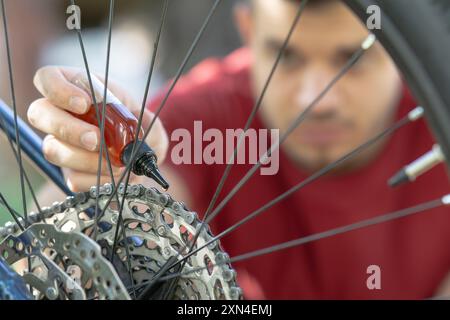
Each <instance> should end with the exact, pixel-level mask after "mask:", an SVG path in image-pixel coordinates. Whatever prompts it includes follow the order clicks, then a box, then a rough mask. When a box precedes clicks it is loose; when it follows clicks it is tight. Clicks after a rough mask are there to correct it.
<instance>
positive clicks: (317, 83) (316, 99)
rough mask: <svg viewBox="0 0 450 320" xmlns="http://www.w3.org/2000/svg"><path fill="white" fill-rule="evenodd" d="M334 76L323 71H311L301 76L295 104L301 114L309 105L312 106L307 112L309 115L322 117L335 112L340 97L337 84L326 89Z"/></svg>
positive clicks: (329, 72)
mask: <svg viewBox="0 0 450 320" xmlns="http://www.w3.org/2000/svg"><path fill="white" fill-rule="evenodd" d="M334 76H335V75H334V74H333V73H332V72H331V71H327V70H325V69H316V70H311V71H309V72H305V73H304V74H303V75H302V81H301V84H300V85H299V88H298V91H297V95H296V103H297V105H298V107H299V109H300V110H301V112H303V111H305V109H306V108H308V107H309V106H311V104H314V106H313V107H312V109H311V110H310V111H309V112H310V114H311V115H322V114H328V113H334V112H336V111H337V108H338V107H339V105H340V96H341V93H340V89H339V83H336V84H334V85H333V86H331V88H330V89H327V86H329V85H330V83H331V81H332V80H333V77H334ZM326 89H327V91H326V92H325V90H326Z"/></svg>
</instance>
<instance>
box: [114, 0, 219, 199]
mask: <svg viewBox="0 0 450 320" xmlns="http://www.w3.org/2000/svg"><path fill="white" fill-rule="evenodd" d="M221 1H222V0H216V1H215V3H214V5H213V7H212V8H211V10H210V11H209V13H208V16H207V17H206V18H205V21H204V23H203V25H202V27H201V28H200V30H199V31H198V33H197V35H196V37H195V39H194V41H193V43H192V45H191V47H190V48H189V50H188V52H187V54H186V56H185V58H184V60H183V62H182V64H181V66H180V68H179V70H178V72H177V74H176V76H175V78H174V80H173V81H172V84H171V86H170V88H169V90H168V91H167V93H166V95H165V97H164V100H163V101H162V102H161V104H160V106H159V107H158V110H157V111H156V112H155V115H154V118H153V119H152V121H151V123H150V125H149V126H148V128H147V130H146V132H145V133H144V136H143V137H142V141H141V142H139V143H138V145H137V146H136V150H135V151H134V154H133V153H132V155H131V161H130V163H129V164H128V165H127V166H126V167H125V172H124V173H122V175H121V176H120V178H119V180H118V182H117V184H118V185H119V184H120V183H122V181H123V179H124V178H125V176H126V173H127V171H128V170H131V166H132V165H133V161H134V159H135V158H136V155H137V151H138V150H139V149H140V148H141V146H142V143H143V142H144V141H145V140H146V139H147V137H148V135H149V133H150V131H151V128H152V127H153V124H154V122H155V121H156V118H157V117H158V115H159V113H160V112H161V110H162V109H163V108H164V106H165V105H166V102H167V100H168V99H169V97H170V95H171V93H172V91H173V89H174V88H175V86H176V84H177V83H178V81H179V79H180V77H181V75H182V73H183V72H184V69H185V68H186V65H187V63H188V62H189V60H190V58H191V56H192V54H193V53H194V51H195V48H196V47H197V45H198V43H199V41H200V39H201V37H202V35H203V34H204V33H205V30H206V27H207V26H208V24H209V22H210V20H211V18H212V16H213V14H214V12H215V11H216V10H217V7H218V5H219V4H220V2H221ZM116 193H117V188H116V189H114V190H113V193H112V194H111V196H110V197H109V199H108V201H107V202H106V206H108V205H109V203H110V202H111V201H112V198H113V197H114V195H115V194H116Z"/></svg>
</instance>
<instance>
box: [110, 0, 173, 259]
mask: <svg viewBox="0 0 450 320" xmlns="http://www.w3.org/2000/svg"><path fill="white" fill-rule="evenodd" d="M168 8H169V0H164V6H163V10H162V16H161V19H160V25H159V29H158V34H157V36H156V39H155V42H154V45H153V54H152V59H151V63H150V69H149V72H148V77H147V83H146V85H145V90H144V97H143V99H142V105H141V111H140V114H139V119H138V125H137V130H136V136H135V139H134V143H133V148H132V151H131V153H132V154H133V153H134V150H135V148H136V145H137V143H138V140H139V133H140V131H141V127H142V119H143V116H144V112H145V108H146V103H147V98H148V93H149V91H150V84H151V81H152V77H153V72H154V68H155V63H156V57H157V54H158V48H159V44H160V40H161V34H162V30H163V27H164V25H165V22H166V18H167V12H168ZM130 176H131V167H130V169H128V170H126V179H125V190H124V194H126V191H127V187H128V182H129V180H130ZM124 203H125V197H123V198H122V201H121V203H120V208H119V221H122V213H123V207H124ZM121 228H122V230H124V229H125V228H124V226H123V225H122V226H121ZM122 232H123V231H122ZM118 234H119V224H117V227H116V232H115V234H114V242H113V251H112V254H111V258H110V261H111V262H113V259H114V252H115V250H116V245H117V241H118ZM122 236H124V235H122Z"/></svg>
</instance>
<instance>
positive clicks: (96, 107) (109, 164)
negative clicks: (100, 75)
mask: <svg viewBox="0 0 450 320" xmlns="http://www.w3.org/2000/svg"><path fill="white" fill-rule="evenodd" d="M71 4H72V5H75V0H71ZM75 30H76V32H77V38H78V43H79V45H80V49H81V54H82V57H83V63H84V68H85V70H86V74H87V78H88V83H89V90H90V93H91V96H92V102H93V106H94V109H95V114H96V117H97V121H98V127H99V128H100V126H101V121H100V119H101V115H100V111H99V108H98V105H97V101H96V97H95V91H94V86H93V85H92V77H91V72H90V69H89V63H88V61H87V55H86V49H85V48H84V42H83V36H82V34H81V28H80V29H75ZM100 148H104V150H105V156H106V162H107V164H108V168H109V171H110V172H109V173H110V176H111V180H112V182H113V185H114V174H113V171H112V167H111V160H110V158H109V152H108V148H106V142H105V139H104V136H101V137H100ZM99 158H100V159H101V155H100V156H99ZM100 159H99V161H100ZM97 174H98V172H97ZM97 216H98V195H97V200H96V204H95V218H97Z"/></svg>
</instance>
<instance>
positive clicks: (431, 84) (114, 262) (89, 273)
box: [0, 0, 450, 299]
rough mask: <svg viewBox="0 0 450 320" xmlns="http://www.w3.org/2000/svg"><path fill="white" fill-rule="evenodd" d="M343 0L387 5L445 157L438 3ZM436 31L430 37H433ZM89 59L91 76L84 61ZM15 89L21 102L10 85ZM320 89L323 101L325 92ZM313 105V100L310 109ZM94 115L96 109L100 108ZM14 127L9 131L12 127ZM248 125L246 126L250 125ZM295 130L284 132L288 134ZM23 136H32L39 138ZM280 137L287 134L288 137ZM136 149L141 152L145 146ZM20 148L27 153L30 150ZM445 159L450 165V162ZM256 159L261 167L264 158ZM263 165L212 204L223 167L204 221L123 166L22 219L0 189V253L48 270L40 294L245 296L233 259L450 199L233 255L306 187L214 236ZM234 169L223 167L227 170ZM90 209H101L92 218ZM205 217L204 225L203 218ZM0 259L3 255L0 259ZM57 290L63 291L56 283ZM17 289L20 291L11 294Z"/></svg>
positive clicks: (449, 151) (446, 48)
mask: <svg viewBox="0 0 450 320" xmlns="http://www.w3.org/2000/svg"><path fill="white" fill-rule="evenodd" d="M220 2H221V0H216V1H215V3H214V4H213V6H212V9H211V11H210V14H209V15H208V17H207V18H206V20H205V22H204V24H203V26H202V28H201V29H200V31H199V33H198V35H197V37H196V38H195V40H194V42H193V45H192V47H191V48H190V49H189V51H188V53H187V55H186V58H185V60H184V61H183V63H182V65H181V67H180V69H179V71H178V73H177V75H176V76H175V77H174V81H173V82H172V84H171V86H170V89H169V90H168V92H167V95H166V96H165V99H164V100H163V102H162V104H161V106H160V108H159V109H158V111H157V112H156V114H157V115H158V114H159V112H160V111H161V109H163V108H164V106H165V102H166V101H167V99H168V97H169V96H170V94H171V92H172V90H173V88H174V87H175V86H176V83H177V81H178V80H179V79H180V77H181V75H182V73H183V72H184V70H185V67H186V65H187V63H188V60H189V57H190V56H191V55H192V53H193V51H194V50H195V48H196V46H197V44H198V42H199V41H200V39H201V35H202V34H203V32H204V31H205V29H206V28H207V26H208V22H209V21H210V20H211V18H212V16H213V13H214V11H215V10H216V9H217V8H218V6H219V4H220ZM298 2H299V4H300V8H299V11H298V15H297V18H296V21H295V22H294V23H293V25H292V28H291V30H293V29H294V28H295V26H296V23H297V22H298V19H299V18H300V17H301V13H302V11H303V9H304V7H305V5H306V3H307V1H305V0H302V1H298ZM345 2H346V3H347V5H348V6H349V7H350V8H351V9H352V10H353V11H354V12H355V13H356V14H357V15H358V16H359V17H360V19H361V21H363V22H365V20H366V19H367V8H368V7H369V6H372V5H376V6H378V7H379V8H380V9H381V15H382V28H381V29H379V30H377V29H376V30H372V32H373V34H375V35H376V38H377V39H378V40H379V41H380V42H381V43H382V44H383V46H384V47H385V48H386V49H387V51H388V52H389V53H390V55H391V56H392V58H393V59H394V60H395V62H396V63H397V65H398V67H399V69H400V70H401V72H402V73H403V75H404V76H405V78H406V80H407V82H408V84H409V86H410V88H411V89H412V91H413V93H414V95H415V96H416V98H417V99H418V100H419V102H420V103H421V104H422V105H423V107H424V108H425V110H426V115H427V119H428V123H429V125H430V127H431V128H432V130H433V132H434V134H435V136H436V139H437V140H438V142H439V145H440V146H441V148H442V150H443V153H444V155H445V158H446V159H450V126H449V125H448V123H450V122H449V121H450V109H449V106H450V92H449V90H447V88H446V85H447V84H448V83H450V81H449V80H450V66H448V65H446V64H445V63H443V62H445V61H446V59H445V58H446V57H448V56H450V42H449V41H446V40H448V39H449V29H448V27H449V25H448V20H447V19H445V18H444V12H442V11H439V8H440V7H439V4H438V3H437V2H428V1H422V0H413V1H412V0H408V1H406V0H396V1H387V0H379V1H376V0H345ZM113 8H114V1H110V28H109V32H111V21H112V12H113ZM406 8H407V10H406ZM2 9H3V15H4V16H3V17H4V27H5V33H6V30H7V28H6V27H7V25H6V19H5V18H6V15H5V11H4V3H3V1H2ZM167 10H168V1H167V0H165V1H164V10H163V15H162V19H161V27H160V32H161V29H162V26H163V23H164V17H165V14H166V13H167ZM405 10H406V12H405ZM418 20H420V22H421V23H420V24H418V23H417V21H418ZM290 34H291V33H290ZM290 34H289V35H288V36H287V38H286V42H285V44H287V42H288V41H289V37H290ZM430 34H431V35H433V36H432V37H431V36H430ZM5 38H6V41H7V50H8V61H9V71H10V74H12V67H11V59H10V52H9V46H8V39H7V36H6V37H5ZM78 39H79V41H80V46H81V48H82V51H83V55H84V58H85V53H84V48H83V42H82V36H81V33H78ZM373 40H374V38H368V42H367V43H366V44H365V45H364V44H363V46H362V49H361V50H360V51H359V52H358V53H357V55H355V56H354V57H353V58H354V60H351V61H349V63H348V65H346V66H347V68H344V69H343V70H342V72H341V73H340V74H339V75H338V76H337V77H336V79H335V80H337V79H339V77H341V76H343V75H344V74H345V73H346V71H348V70H349V69H350V68H351V66H352V65H353V64H354V63H355V62H356V60H357V59H358V58H359V57H360V56H361V55H362V54H364V52H365V51H366V50H367V49H368V48H369V47H370V45H371V44H372V43H373ZM158 41H159V36H158ZM367 44H368V45H367ZM366 45H367V46H366ZM284 49H285V46H283V48H282V50H281V51H280V52H279V56H278V57H279V58H280V57H281V55H282V53H283V50H284ZM155 52H156V50H155ZM108 57H109V52H108ZM155 57H156V53H155V55H154V56H153V60H152V62H154V59H155ZM279 58H278V60H277V61H276V62H275V64H274V66H273V70H275V69H276V68H277V65H278V62H279ZM108 61H109V60H108V59H107V68H106V70H108V63H109V62H108ZM85 66H86V69H87V71H88V74H89V68H88V63H87V60H86V59H85ZM152 68H153V63H152ZM152 71H153V69H152V70H151V71H150V72H149V82H150V79H151V74H152ZM106 72H108V71H106ZM107 78H108V73H106V76H105V79H107ZM270 81H271V76H269V78H268V79H267V85H268V84H269V83H270ZM334 83H335V81H332V82H331V83H330V86H329V87H327V88H326V89H325V90H324V92H323V95H325V94H326V93H327V91H328V90H329V89H330V88H331V87H332V85H333V84H334ZM11 85H12V78H11ZM11 89H12V90H11V91H12V96H13V107H14V109H15V108H16V107H15V103H14V88H13V86H12V87H11ZM147 91H148V87H147V89H146V93H145V95H144V99H143V100H144V101H143V104H142V106H143V108H145V100H146V97H147ZM323 95H322V96H319V97H318V98H319V99H320V98H321V97H323ZM92 96H94V95H92ZM263 96H264V92H262V93H261V96H260V98H259V99H257V102H256V104H255V108H254V109H253V111H254V112H252V114H251V115H250V118H249V121H248V124H249V123H250V122H251V120H252V119H253V118H252V117H254V115H255V113H256V111H257V110H258V109H259V106H260V104H261V100H262V97H263ZM313 107H314V103H313V104H311V105H310V108H308V109H307V110H310V109H311V108H313ZM14 113H16V112H14ZM5 114H6V113H2V117H0V118H2V119H3V121H4V122H3V123H2V125H1V127H2V128H3V129H4V130H5V131H7V132H8V137H9V138H10V139H11V141H12V140H14V141H15V142H16V143H17V144H18V145H20V146H22V145H21V141H20V134H19V131H20V132H21V133H22V132H24V131H23V130H19V129H20V128H21V127H24V126H25V125H24V124H20V125H18V124H17V120H16V115H15V114H14V115H13V116H11V115H10V116H9V119H10V120H9V122H8V121H6V120H7V119H6V120H5V118H7V117H5ZM97 114H99V111H98V110H97ZM306 116H307V112H305V113H304V114H301V115H300V116H299V118H298V119H297V120H298V121H294V122H293V125H292V130H293V129H295V127H297V126H298V125H299V124H300V122H301V121H302V119H304V117H306ZM141 117H142V114H141ZM98 120H99V127H101V128H103V127H104V123H103V124H102V122H101V119H100V117H98ZM407 120H410V121H414V120H415V118H414V117H411V118H410V119H407ZM14 122H15V123H16V125H15V127H16V129H15V130H14V131H12V130H8V124H11V123H13V127H14ZM139 123H141V119H139ZM405 123H406V122H405ZM405 123H403V124H405ZM152 125H153V123H152V124H151V125H150V127H149V128H148V129H147V130H146V135H147V134H148V132H149V131H150V129H151V126H152ZM400 127H401V126H400V125H398V126H394V127H392V128H391V129H388V130H387V131H385V132H383V133H382V134H380V136H377V137H375V138H374V139H373V140H371V141H369V142H368V143H367V144H365V145H363V146H361V147H359V148H358V149H356V150H355V151H354V152H351V153H349V154H348V155H346V156H344V157H343V158H341V159H339V160H338V161H336V163H333V164H331V165H330V166H327V167H325V168H324V169H323V170H320V171H319V172H318V173H317V174H315V175H312V178H311V179H310V180H309V181H308V183H309V182H312V181H314V180H315V179H318V178H319V177H321V176H322V175H324V174H325V173H326V172H328V171H330V170H332V168H333V167H334V166H335V165H336V164H337V163H341V162H343V161H345V160H347V159H348V158H350V157H351V156H353V155H354V154H355V153H356V152H359V151H360V150H361V149H363V148H365V147H367V146H369V145H371V144H373V143H374V142H375V141H377V140H378V139H379V138H381V137H383V136H385V135H386V134H388V133H390V132H392V131H393V130H396V129H399V128H400ZM9 128H11V125H10V126H9ZM246 128H248V127H247V126H246ZM102 130H103V129H102ZM292 130H288V133H287V134H289V133H290V132H292ZM25 134H26V133H25ZM146 135H145V136H146ZM145 136H144V137H145ZM286 136H287V135H286ZM144 139H145V138H144ZM24 140H26V141H33V139H24ZM136 141H137V139H136ZM282 141H284V140H283V139H282ZM277 147H279V145H278V146H277ZM136 148H137V149H139V145H138V146H136ZM24 149H25V148H24ZM27 150H31V151H30V152H34V153H35V152H36V148H27ZM13 151H14V149H13ZM20 151H21V148H19V149H18V150H17V152H16V151H14V152H15V155H16V157H17V160H18V162H19V167H20V173H21V186H22V190H24V186H25V180H27V177H26V174H25V172H24V171H23V168H22V164H21V152H20ZM24 151H25V152H26V150H24ZM105 154H106V155H107V154H108V153H107V152H106V153H105ZM34 158H39V161H38V162H39V163H43V162H45V161H42V159H43V156H42V155H38V156H36V155H35V154H34ZM447 163H449V162H448V161H447ZM258 164H259V166H260V165H261V161H259V162H258ZM258 164H257V165H256V166H255V167H254V168H253V169H252V170H251V171H250V172H249V174H248V175H246V176H245V177H244V178H243V180H242V181H240V183H239V184H238V185H237V186H236V188H234V189H233V191H232V192H231V193H230V194H229V195H228V196H227V197H226V198H225V199H224V201H222V202H221V203H220V204H219V205H217V206H215V201H216V200H217V196H218V194H219V193H220V191H221V189H222V187H223V183H224V182H225V180H226V178H227V170H226V171H225V173H224V175H223V177H222V179H221V182H220V183H219V185H218V187H217V189H216V192H215V194H214V196H213V199H212V201H211V203H210V207H209V208H208V210H207V212H206V214H205V217H204V219H203V220H204V221H200V220H199V219H198V218H197V217H196V215H195V213H193V212H191V211H189V210H188V209H187V207H186V206H185V205H184V204H183V203H181V202H177V201H174V200H173V199H172V198H171V197H170V196H169V195H168V194H163V193H161V192H159V191H158V190H156V189H146V188H143V187H142V186H128V179H129V173H128V176H127V173H125V174H124V175H123V176H122V177H121V179H119V181H118V184H119V183H120V182H122V181H125V184H124V185H118V186H116V185H115V182H113V184H112V185H110V184H108V185H104V186H99V185H97V186H95V187H93V188H91V190H90V192H86V193H79V194H75V195H72V196H70V197H68V198H67V199H66V200H65V201H63V202H60V203H55V204H53V205H52V207H46V208H42V209H40V208H39V206H38V208H39V209H40V210H39V213H37V214H30V215H25V216H24V217H23V218H22V219H20V218H19V217H18V216H19V215H18V213H17V212H16V211H15V210H14V209H13V208H10V207H9V206H8V201H7V199H4V198H3V196H2V199H1V203H2V205H3V206H4V207H5V208H6V209H7V211H8V212H9V213H10V214H11V215H12V217H13V218H14V219H15V223H13V224H10V225H8V226H6V227H5V228H2V229H0V237H1V238H4V240H3V241H2V242H1V243H0V256H1V257H3V258H4V260H6V262H7V263H8V264H13V263H16V262H17V261H19V260H21V259H22V260H23V259H27V260H28V264H31V265H32V268H34V269H39V270H42V269H45V270H46V272H47V275H46V277H45V279H44V280H43V279H38V278H37V277H33V276H30V275H28V276H27V277H23V278H24V280H25V282H26V283H27V285H28V286H29V287H32V288H34V292H35V295H34V296H35V297H36V298H47V299H97V298H100V299H101V298H104V299H127V298H130V297H133V298H140V299H149V298H158V299H161V298H180V299H190V298H195V299H198V298H202V299H239V298H241V297H242V293H241V291H240V289H239V287H238V286H237V283H236V280H235V272H234V270H233V269H232V268H231V265H230V263H233V262H237V261H242V260H244V259H249V258H252V257H255V256H258V255H264V254H268V253H270V252H274V251H277V250H283V249H286V248H290V247H292V246H298V245H302V244H305V243H308V242H312V241H317V240H319V239H323V238H326V237H328V236H331V234H338V233H342V232H349V231H351V230H355V229H358V228H362V227H364V226H368V225H373V224H377V223H382V222H385V221H389V220H390V219H396V218H398V217H403V216H405V215H409V214H411V213H414V212H417V211H420V210H426V209H428V208H431V207H436V206H440V205H446V204H448V202H449V199H448V197H447V198H443V199H438V200H437V201H434V202H432V203H427V204H424V205H420V206H417V207H414V208H410V209H411V210H404V211H400V212H395V213H391V214H387V215H385V216H383V217H382V218H381V219H380V218H379V219H376V220H370V221H363V222H361V223H360V224H354V225H351V226H348V228H341V229H339V230H331V231H333V232H331V233H324V234H318V235H314V236H311V237H309V238H307V239H304V238H301V239H298V240H295V241H289V242H287V243H283V244H281V245H276V246H273V247H270V248H265V249H262V250H258V251H256V252H250V253H248V254H244V255H241V256H238V257H232V258H230V257H228V256H227V254H226V253H225V252H223V250H222V248H221V247H220V246H219V245H218V241H219V240H220V238H221V237H223V236H224V235H225V234H228V233H231V232H232V231H234V230H235V229H236V228H238V227H240V226H241V225H242V224H244V223H246V222H248V221H250V220H251V219H253V218H254V217H256V216H257V215H259V214H261V213H262V212H263V211H264V210H266V209H267V208H268V207H270V206H273V205H274V204H276V203H278V202H280V201H282V200H283V199H284V198H286V197H287V196H289V195H290V194H292V193H293V192H295V191H297V190H299V188H301V187H302V185H299V186H296V187H294V188H293V189H291V190H289V191H288V192H286V193H284V194H282V196H280V197H278V198H276V199H274V200H271V201H269V202H268V204H266V205H265V206H263V207H262V208H260V209H258V210H256V211H254V212H253V213H251V214H250V215H248V216H247V217H245V218H244V219H243V220H242V221H240V222H239V223H237V224H236V225H234V226H232V227H231V228H230V229H227V231H226V232H225V233H221V234H220V235H219V236H216V237H215V236H213V235H212V234H211V232H210V231H209V230H208V227H207V223H209V222H210V221H211V220H212V219H213V218H214V217H215V216H216V215H217V214H218V213H219V212H220V210H221V209H222V208H223V207H224V206H225V205H226V203H227V202H228V201H231V199H232V197H233V196H234V194H236V193H237V192H238V191H239V189H240V188H241V187H242V185H243V184H245V182H246V181H247V180H248V179H250V177H251V175H252V174H253V173H254V172H255V171H256V169H257V168H258ZM41 168H42V169H43V170H44V171H50V168H47V167H46V166H45V165H41ZM229 168H230V167H227V169H229ZM255 168H256V169H255ZM128 169H129V170H128V172H130V170H131V168H128ZM51 171H52V177H53V178H54V179H58V184H59V185H63V184H64V183H63V182H62V181H61V180H59V179H60V178H57V177H55V173H54V168H52V169H51ZM99 171H100V170H99ZM30 189H31V187H30ZM22 193H24V191H22ZM36 200H37V199H36ZM37 202H38V201H36V203H37ZM24 207H25V205H24ZM94 208H95V215H94V216H93V215H92V211H93V209H94ZM97 211H99V213H97ZM84 214H86V215H84ZM86 216H87V217H86ZM44 219H47V220H48V219H51V220H52V224H53V225H50V224H46V223H43V222H44ZM203 222H206V224H205V223H203ZM67 228H69V230H70V231H71V232H70V233H66V232H63V231H67ZM174 228H175V229H174ZM119 230H120V231H119ZM1 238H0V239H1ZM168 239H170V241H169V240H168ZM94 240H95V241H94ZM155 248H157V250H155ZM44 249H47V251H48V250H49V251H50V253H51V254H50V256H51V258H50V257H49V256H48V255H46V254H45V252H47V251H46V250H44ZM44 251H45V252H44ZM55 257H57V259H58V260H57V261H58V264H59V265H57V264H56V263H55V261H56V260H55V259H56V258H55ZM108 258H109V261H108ZM0 263H3V262H2V261H0ZM73 274H77V276H75V277H71V276H72V275H73ZM192 274H194V275H195V276H194V277H193V278H192V276H191V278H189V276H188V275H192ZM180 279H181V280H180ZM187 279H189V280H187ZM2 281H4V279H2V278H0V284H1V283H2ZM53 281H57V282H58V283H59V284H60V286H59V287H55V286H54V285H53ZM61 288H62V290H60V289H61ZM0 293H1V292H0ZM0 296H1V295H0ZM12 296H19V295H18V294H17V295H14V294H13V295H12Z"/></svg>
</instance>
